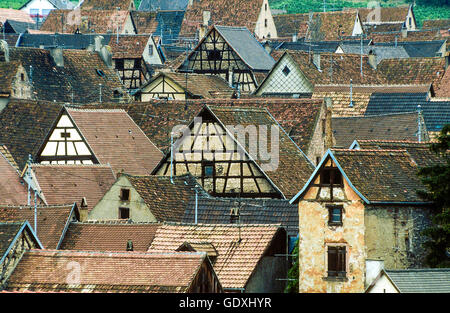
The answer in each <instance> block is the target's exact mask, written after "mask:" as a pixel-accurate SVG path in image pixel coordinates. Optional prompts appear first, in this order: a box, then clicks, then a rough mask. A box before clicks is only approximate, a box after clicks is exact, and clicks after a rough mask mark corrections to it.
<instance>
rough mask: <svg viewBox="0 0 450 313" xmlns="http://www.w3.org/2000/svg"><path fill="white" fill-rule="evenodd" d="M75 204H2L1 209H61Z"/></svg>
mask: <svg viewBox="0 0 450 313" xmlns="http://www.w3.org/2000/svg"><path fill="white" fill-rule="evenodd" d="M74 204H75V203H62V204H50V205H42V204H38V205H37V206H35V205H17V204H1V203H0V210H1V209H15V208H17V209H25V208H30V209H34V208H35V207H37V208H60V207H69V206H73V205H74Z"/></svg>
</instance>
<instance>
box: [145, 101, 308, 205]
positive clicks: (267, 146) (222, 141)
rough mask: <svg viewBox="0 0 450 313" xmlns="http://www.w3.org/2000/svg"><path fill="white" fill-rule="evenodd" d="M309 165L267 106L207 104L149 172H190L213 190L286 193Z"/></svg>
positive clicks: (235, 193) (222, 192) (265, 194)
mask: <svg viewBox="0 0 450 313" xmlns="http://www.w3.org/2000/svg"><path fill="white" fill-rule="evenodd" d="M187 129H189V131H187ZM179 130H180V129H179ZM258 133H259V137H253V136H258ZM264 135H266V137H265V138H264ZM247 136H248V137H249V138H250V140H248V141H247V140H246V138H247ZM258 140H259V142H258ZM269 150H270V151H269ZM312 168H313V165H312V164H311V163H310V161H309V160H308V159H307V157H306V156H305V155H304V154H303V152H302V151H301V150H300V149H299V148H298V146H297V145H296V144H295V143H294V142H293V141H292V139H290V138H289V137H288V136H287V134H286V133H285V132H284V130H283V129H282V128H281V127H280V125H279V124H278V123H277V122H276V120H275V119H274V118H273V117H272V116H271V115H270V113H268V112H267V110H265V109H259V108H242V107H230V108H224V107H207V106H206V107H205V108H204V109H203V110H202V111H201V112H200V114H199V115H198V116H197V117H196V118H195V119H194V121H193V122H191V123H190V125H189V127H188V128H186V127H185V128H184V135H183V136H182V137H181V138H180V139H178V140H177V141H176V142H175V144H174V145H173V149H172V150H171V151H170V152H169V153H168V154H167V155H166V157H165V158H164V159H163V160H162V161H161V162H160V164H159V165H158V166H157V167H156V168H155V170H154V172H153V173H154V174H158V175H181V174H184V173H187V172H189V173H191V174H192V175H193V176H195V177H196V178H197V179H198V181H199V183H200V184H201V185H202V187H203V188H204V189H205V190H206V191H208V192H209V193H210V194H212V195H215V196H240V197H251V198H255V197H268V198H285V197H289V195H290V194H292V187H293V186H295V185H297V186H299V185H300V184H301V182H302V181H305V178H306V177H308V173H311V172H312Z"/></svg>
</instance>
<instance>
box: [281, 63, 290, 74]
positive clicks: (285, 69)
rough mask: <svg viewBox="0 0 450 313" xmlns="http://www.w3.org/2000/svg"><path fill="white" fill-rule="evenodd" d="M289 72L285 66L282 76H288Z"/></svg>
mask: <svg viewBox="0 0 450 313" xmlns="http://www.w3.org/2000/svg"><path fill="white" fill-rule="evenodd" d="M290 72H291V70H290V69H289V67H288V66H287V65H286V66H285V67H284V68H283V74H284V75H285V76H288V75H289V73H290Z"/></svg>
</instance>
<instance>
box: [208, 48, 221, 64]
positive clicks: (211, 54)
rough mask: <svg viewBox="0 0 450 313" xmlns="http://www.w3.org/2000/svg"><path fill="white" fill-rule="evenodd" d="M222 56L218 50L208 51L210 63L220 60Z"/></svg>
mask: <svg viewBox="0 0 450 313" xmlns="http://www.w3.org/2000/svg"><path fill="white" fill-rule="evenodd" d="M221 58H222V56H221V55H220V51H219V50H217V49H214V50H210V51H208V60H209V61H215V60H220V59H221Z"/></svg>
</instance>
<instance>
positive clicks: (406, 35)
mask: <svg viewBox="0 0 450 313" xmlns="http://www.w3.org/2000/svg"><path fill="white" fill-rule="evenodd" d="M406 37H408V29H406V28H405V27H404V28H402V38H406Z"/></svg>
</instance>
